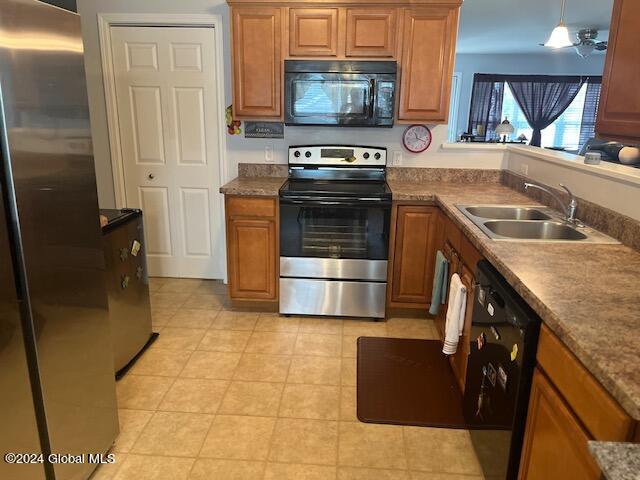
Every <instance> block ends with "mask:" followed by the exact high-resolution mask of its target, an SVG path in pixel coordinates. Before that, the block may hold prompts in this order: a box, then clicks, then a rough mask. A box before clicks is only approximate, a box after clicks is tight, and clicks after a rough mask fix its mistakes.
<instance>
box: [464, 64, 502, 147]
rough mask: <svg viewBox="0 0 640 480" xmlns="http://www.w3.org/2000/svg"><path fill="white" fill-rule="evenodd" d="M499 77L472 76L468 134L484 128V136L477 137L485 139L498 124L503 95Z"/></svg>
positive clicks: (482, 74)
mask: <svg viewBox="0 0 640 480" xmlns="http://www.w3.org/2000/svg"><path fill="white" fill-rule="evenodd" d="M500 77H502V76H501V75H488V74H484V73H476V74H475V75H474V76H473V90H472V92H471V109H470V112H469V128H468V131H467V132H468V133H470V134H473V133H474V132H476V133H478V132H480V131H481V130H482V128H483V127H484V135H478V136H479V137H484V138H485V139H486V138H487V137H488V136H489V132H491V131H494V130H495V129H496V126H497V125H498V124H499V123H500V121H501V116H502V98H503V95H504V78H500Z"/></svg>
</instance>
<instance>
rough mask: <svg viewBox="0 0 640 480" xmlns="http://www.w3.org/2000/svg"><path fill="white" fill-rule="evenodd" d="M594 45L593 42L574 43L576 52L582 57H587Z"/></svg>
mask: <svg viewBox="0 0 640 480" xmlns="http://www.w3.org/2000/svg"><path fill="white" fill-rule="evenodd" d="M595 48H596V46H595V45H594V44H593V43H582V44H580V45H576V52H578V55H580V56H581V57H582V58H587V57H588V56H589V55H591V54H592V53H593V51H594V50H595Z"/></svg>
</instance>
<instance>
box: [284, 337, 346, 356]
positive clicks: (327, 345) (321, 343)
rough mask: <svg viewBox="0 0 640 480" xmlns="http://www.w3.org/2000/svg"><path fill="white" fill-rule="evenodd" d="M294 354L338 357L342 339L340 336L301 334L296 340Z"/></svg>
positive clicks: (340, 351) (340, 352)
mask: <svg viewBox="0 0 640 480" xmlns="http://www.w3.org/2000/svg"><path fill="white" fill-rule="evenodd" d="M294 353H295V354H296V355H319V356H325V357H339V356H340V355H341V354H342V337H341V336H340V335H321V334H318V333H301V334H299V335H298V338H297V340H296V348H295V350H294Z"/></svg>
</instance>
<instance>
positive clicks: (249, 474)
mask: <svg viewBox="0 0 640 480" xmlns="http://www.w3.org/2000/svg"><path fill="white" fill-rule="evenodd" d="M264 467H265V464H264V462H248V461H246V460H211V459H208V458H200V459H198V460H196V463H195V465H194V466H193V470H191V474H190V475H189V480H218V479H219V480H262V477H263V474H264Z"/></svg>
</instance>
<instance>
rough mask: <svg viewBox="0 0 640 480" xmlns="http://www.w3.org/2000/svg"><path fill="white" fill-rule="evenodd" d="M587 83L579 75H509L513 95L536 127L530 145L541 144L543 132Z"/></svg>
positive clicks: (531, 124) (530, 122) (529, 120)
mask: <svg viewBox="0 0 640 480" xmlns="http://www.w3.org/2000/svg"><path fill="white" fill-rule="evenodd" d="M586 80H587V77H576V76H550V75H522V76H519V75H510V76H509V78H508V83H509V88H510V89H511V93H513V96H514V98H515V99H516V102H518V105H519V106H520V109H521V110H522V113H524V116H525V117H526V119H527V122H528V123H529V125H530V126H531V128H533V134H532V136H531V142H530V143H529V145H532V146H534V147H539V146H540V145H541V141H542V130H544V129H545V128H547V127H548V126H549V125H551V124H552V123H553V122H555V121H556V120H557V119H558V117H559V116H560V115H562V113H563V112H564V111H565V110H566V109H567V107H568V106H569V105H570V104H571V102H573V99H574V98H575V97H576V95H577V94H578V92H579V91H580V88H581V87H582V85H583V84H584V82H585V81H586Z"/></svg>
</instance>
